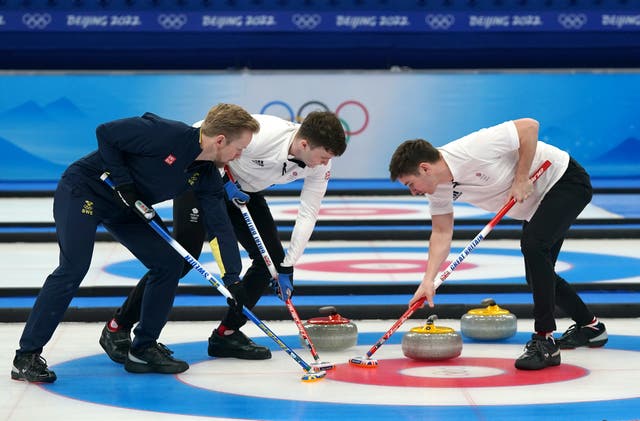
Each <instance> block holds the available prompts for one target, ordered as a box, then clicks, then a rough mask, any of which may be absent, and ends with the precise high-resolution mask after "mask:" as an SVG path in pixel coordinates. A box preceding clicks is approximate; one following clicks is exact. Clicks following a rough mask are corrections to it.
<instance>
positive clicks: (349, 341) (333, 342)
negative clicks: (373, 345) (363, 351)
mask: <svg viewBox="0 0 640 421" xmlns="http://www.w3.org/2000/svg"><path fill="white" fill-rule="evenodd" d="M319 311H320V314H328V316H325V317H314V318H312V319H309V320H307V323H305V324H304V328H305V330H306V331H307V334H308V335H309V339H311V342H312V343H313V346H314V347H315V348H316V350H318V351H341V350H343V349H347V348H349V347H352V346H354V345H355V344H356V342H357V341H358V327H357V326H356V325H355V324H354V323H352V322H351V321H350V320H349V319H345V318H344V317H342V316H341V315H339V314H338V312H337V311H336V308H335V307H333V306H327V307H321V308H320V309H319ZM300 342H301V344H302V345H303V346H304V345H305V342H304V339H302V336H300Z"/></svg>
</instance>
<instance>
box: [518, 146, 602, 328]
mask: <svg viewBox="0 0 640 421" xmlns="http://www.w3.org/2000/svg"><path fill="white" fill-rule="evenodd" d="M591 196H592V189H591V181H590V179H589V175H588V174H587V172H586V171H585V170H584V168H582V167H581V166H580V164H578V163H577V162H576V161H574V160H573V159H571V160H570V161H569V166H568V168H567V170H566V172H565V173H564V175H563V176H562V178H560V180H558V182H557V183H556V184H555V185H554V186H553V187H552V188H551V190H549V192H548V193H547V194H546V195H545V196H544V198H543V199H542V202H541V203H540V206H539V207H538V210H536V213H535V214H534V215H533V217H532V218H531V220H530V221H529V222H525V223H524V224H523V227H522V238H521V240H520V249H521V251H522V255H523V256H524V264H525V273H526V278H527V283H528V284H529V286H530V287H531V289H532V291H533V316H534V319H535V326H534V329H535V330H536V332H552V331H554V330H556V322H555V317H554V311H555V308H556V306H557V307H559V308H560V309H561V310H562V311H563V312H564V313H565V314H566V315H567V316H569V317H571V318H572V319H573V320H574V321H575V322H576V323H578V324H579V325H584V324H587V323H590V322H591V321H592V320H593V317H594V315H593V313H592V312H591V311H590V310H589V309H588V308H587V306H586V304H585V303H584V301H582V299H581V298H580V297H579V296H578V294H577V293H576V291H575V290H574V289H573V287H572V286H571V285H569V283H567V281H565V280H564V279H563V278H562V277H561V276H560V275H558V274H557V273H556V272H555V264H556V260H557V259H558V254H559V253H560V249H561V248H562V243H563V242H564V238H565V237H566V235H567V232H568V231H569V228H570V227H571V224H573V222H574V221H575V220H576V218H577V217H578V215H579V214H580V212H582V210H583V209H584V208H585V207H586V206H587V204H588V203H589V202H590V201H591Z"/></svg>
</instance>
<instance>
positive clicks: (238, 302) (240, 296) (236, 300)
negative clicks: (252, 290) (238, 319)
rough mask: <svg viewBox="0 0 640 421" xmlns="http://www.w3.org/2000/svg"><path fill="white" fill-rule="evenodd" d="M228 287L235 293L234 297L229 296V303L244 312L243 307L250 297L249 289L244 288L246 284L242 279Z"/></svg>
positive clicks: (236, 309) (232, 293)
mask: <svg viewBox="0 0 640 421" xmlns="http://www.w3.org/2000/svg"><path fill="white" fill-rule="evenodd" d="M227 289H228V290H229V292H230V293H231V295H233V299H231V298H227V303H228V304H229V305H230V306H231V307H232V308H233V309H234V310H235V311H237V312H238V313H242V307H243V306H244V305H246V304H247V301H249V297H248V296H247V290H246V289H244V285H243V284H242V282H240V281H236V282H234V283H232V284H231V285H228V286H227Z"/></svg>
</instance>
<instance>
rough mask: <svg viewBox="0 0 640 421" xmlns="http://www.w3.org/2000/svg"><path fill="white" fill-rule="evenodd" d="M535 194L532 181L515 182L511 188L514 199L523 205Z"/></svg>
mask: <svg viewBox="0 0 640 421" xmlns="http://www.w3.org/2000/svg"><path fill="white" fill-rule="evenodd" d="M531 193H533V181H531V180H530V179H526V180H523V181H514V183H513V185H512V186H511V197H513V198H514V199H515V200H516V202H518V203H522V202H524V201H525V200H527V199H528V198H529V196H531Z"/></svg>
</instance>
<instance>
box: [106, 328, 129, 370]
mask: <svg viewBox="0 0 640 421" xmlns="http://www.w3.org/2000/svg"><path fill="white" fill-rule="evenodd" d="M99 342H100V346H101V347H102V349H104V352H106V353H107V355H108V356H109V358H111V360H112V361H114V362H116V363H118V364H124V362H125V361H126V360H127V353H128V352H129V348H130V347H131V336H130V333H129V330H127V329H119V330H117V331H115V332H112V331H110V330H109V328H107V325H105V326H104V328H103V329H102V334H101V335H100V341H99Z"/></svg>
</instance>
